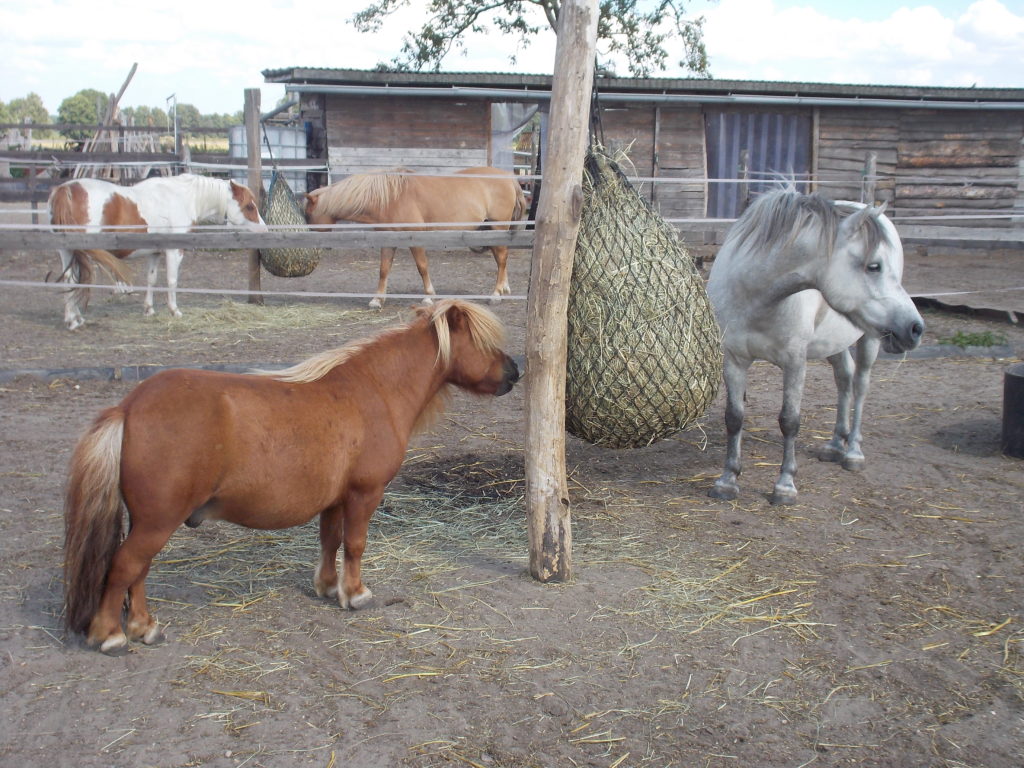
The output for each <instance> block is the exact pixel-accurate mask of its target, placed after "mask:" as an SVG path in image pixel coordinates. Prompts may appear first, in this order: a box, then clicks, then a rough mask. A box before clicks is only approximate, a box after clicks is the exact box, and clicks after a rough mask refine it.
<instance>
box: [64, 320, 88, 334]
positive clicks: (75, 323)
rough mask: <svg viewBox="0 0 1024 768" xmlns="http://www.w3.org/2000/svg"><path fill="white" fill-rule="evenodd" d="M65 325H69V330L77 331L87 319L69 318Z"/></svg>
mask: <svg viewBox="0 0 1024 768" xmlns="http://www.w3.org/2000/svg"><path fill="white" fill-rule="evenodd" d="M65 325H67V327H68V330H69V331H77V330H78V329H79V328H81V327H82V326H83V325H85V320H82V319H81V318H78V319H75V320H69V321H67V322H65Z"/></svg>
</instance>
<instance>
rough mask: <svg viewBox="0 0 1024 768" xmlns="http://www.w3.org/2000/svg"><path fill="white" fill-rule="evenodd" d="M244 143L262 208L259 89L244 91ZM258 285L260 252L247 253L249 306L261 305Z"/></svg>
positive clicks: (251, 186) (252, 185)
mask: <svg viewBox="0 0 1024 768" xmlns="http://www.w3.org/2000/svg"><path fill="white" fill-rule="evenodd" d="M245 142H246V149H247V150H248V155H249V179H248V184H249V189H250V190H252V193H253V195H255V196H256V201H257V203H258V204H259V205H260V207H261V208H262V207H263V157H262V155H261V154H260V89H259V88H246V89H245ZM261 287H262V286H261V284H260V252H259V251H258V250H256V249H255V248H254V249H252V250H250V251H249V290H250V291H253V293H250V294H249V303H250V304H263V297H262V296H260V295H259V294H258V293H257V292H258V291H260V290H261Z"/></svg>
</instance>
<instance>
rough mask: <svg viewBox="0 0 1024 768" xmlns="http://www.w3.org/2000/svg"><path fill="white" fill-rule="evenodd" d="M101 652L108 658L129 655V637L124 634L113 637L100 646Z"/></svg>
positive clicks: (119, 633) (120, 633)
mask: <svg viewBox="0 0 1024 768" xmlns="http://www.w3.org/2000/svg"><path fill="white" fill-rule="evenodd" d="M99 652H100V653H102V654H105V655H107V656H124V655H125V654H126V653H128V636H127V635H125V634H124V632H118V633H117V634H116V635H111V636H110V637H108V638H107V639H106V640H104V641H103V642H102V643H101V644H100V647H99Z"/></svg>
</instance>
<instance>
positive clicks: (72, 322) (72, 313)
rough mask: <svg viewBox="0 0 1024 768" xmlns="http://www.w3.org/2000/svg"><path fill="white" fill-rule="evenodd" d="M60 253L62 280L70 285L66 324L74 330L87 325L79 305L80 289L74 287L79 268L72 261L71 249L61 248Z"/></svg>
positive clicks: (65, 310) (66, 305)
mask: <svg viewBox="0 0 1024 768" xmlns="http://www.w3.org/2000/svg"><path fill="white" fill-rule="evenodd" d="M58 253H60V270H61V272H60V273H61V280H63V281H64V282H65V283H67V284H68V286H69V287H68V289H67V290H66V291H65V292H64V324H65V325H66V326H67V327H68V330H69V331H73V330H75V329H76V328H81V327H82V326H83V325H85V318H84V317H82V309H81V307H79V305H78V291H77V290H76V289H75V288H74V286H75V285H76V284H77V283H78V269H77V265H75V264H73V263H72V262H73V261H74V255H73V254H72V252H71V251H69V250H67V249H65V248H61V249H60V250H59V251H58Z"/></svg>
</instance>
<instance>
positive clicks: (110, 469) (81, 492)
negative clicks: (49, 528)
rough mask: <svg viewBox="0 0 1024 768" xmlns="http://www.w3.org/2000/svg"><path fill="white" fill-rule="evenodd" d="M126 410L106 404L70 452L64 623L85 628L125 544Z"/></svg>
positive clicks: (82, 629) (66, 507)
mask: <svg viewBox="0 0 1024 768" xmlns="http://www.w3.org/2000/svg"><path fill="white" fill-rule="evenodd" d="M123 436H124V411H122V410H121V409H120V408H117V407H114V408H108V409H107V410H106V411H104V412H103V413H101V414H100V415H99V417H98V418H97V419H96V421H95V422H93V425H92V426H91V427H90V428H89V431H88V432H86V433H85V435H84V436H83V437H82V439H81V440H79V441H78V445H77V446H75V451H74V453H73V454H72V456H71V466H70V469H69V472H68V486H67V493H66V495H65V498H64V626H65V627H67V629H68V630H70V631H72V632H83V633H84V632H86V631H87V630H88V628H89V623H90V622H91V621H92V617H93V615H94V614H95V613H96V609H97V608H98V607H99V602H100V597H101V596H102V594H103V587H104V584H105V582H106V578H107V571H109V570H110V563H111V561H112V560H113V558H114V553H115V552H116V551H117V548H118V546H119V545H120V543H121V538H122V534H123V530H124V519H123V518H124V514H123V510H124V501H123V500H122V497H121V440H122V437H123Z"/></svg>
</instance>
